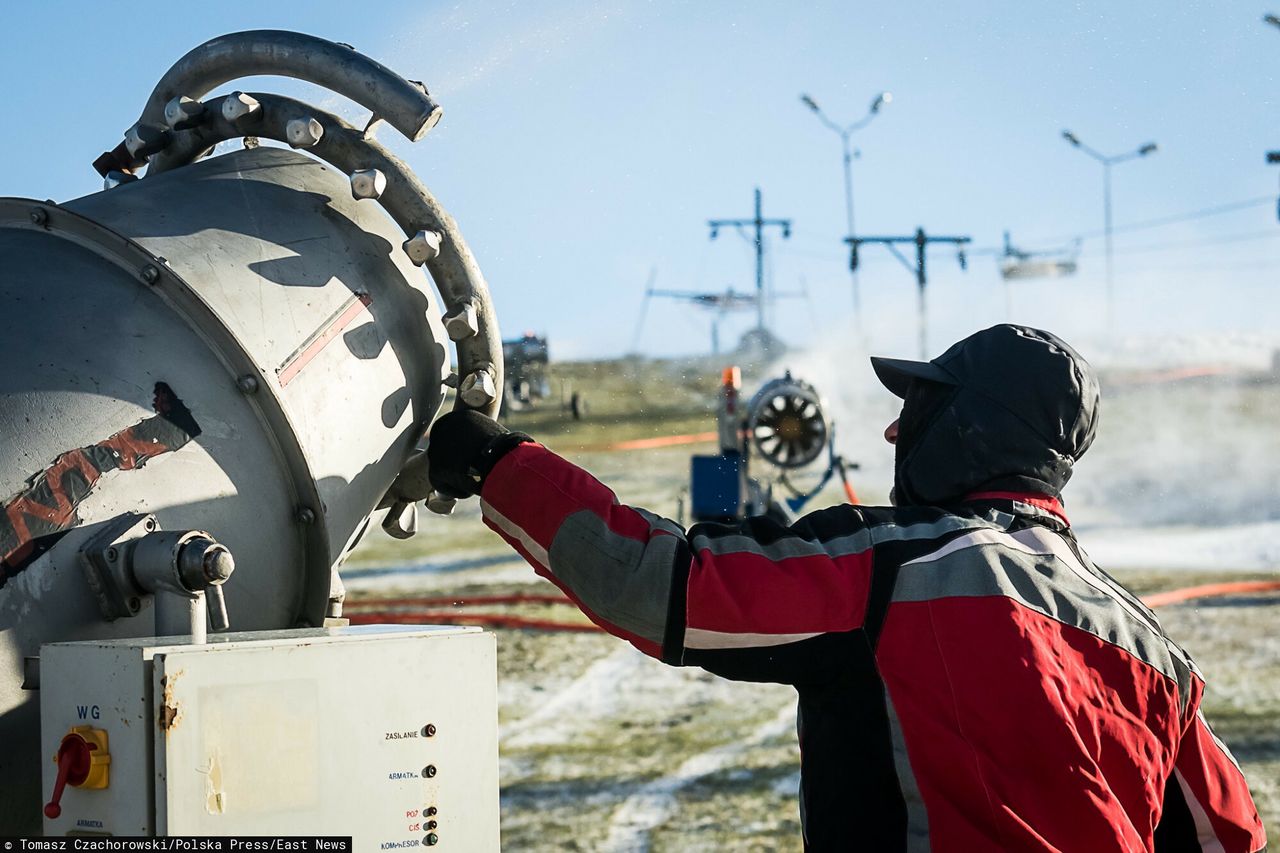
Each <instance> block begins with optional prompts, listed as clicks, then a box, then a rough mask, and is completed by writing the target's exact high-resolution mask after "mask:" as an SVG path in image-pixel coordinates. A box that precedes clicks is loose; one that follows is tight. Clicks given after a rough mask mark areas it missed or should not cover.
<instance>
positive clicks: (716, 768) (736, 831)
mask: <svg viewBox="0 0 1280 853" xmlns="http://www.w3.org/2000/svg"><path fill="white" fill-rule="evenodd" d="M717 379H718V366H717V365H710V364H704V365H679V364H669V363H655V362H647V363H646V362H632V363H626V364H616V363H615V364H610V365H605V364H572V365H557V366H556V367H555V369H554V372H553V377H552V387H553V390H556V391H557V394H558V393H559V389H561V388H563V389H564V393H565V395H566V397H567V394H568V392H569V390H572V389H576V390H579V391H581V392H582V393H584V394H585V395H586V397H587V400H588V404H589V407H590V411H589V414H588V418H587V419H586V420H584V421H581V422H575V421H573V420H572V419H570V418H569V416H568V414H567V413H565V412H562V411H561V410H560V409H559V407H558V406H555V405H548V406H543V407H541V408H538V409H534V410H532V411H528V412H519V413H514V414H513V415H512V416H511V417H510V420H509V424H510V425H511V426H512V427H513V428H515V429H522V430H525V431H528V432H530V433H531V434H532V435H534V436H536V437H537V438H538V439H539V440H541V441H543V442H544V443H546V444H548V445H549V446H550V447H552V448H553V449H556V450H558V451H560V452H562V453H565V454H566V455H568V456H570V457H571V458H572V459H573V460H574V461H576V462H578V463H579V464H582V465H584V466H585V467H586V468H587V469H588V470H590V471H592V472H593V473H595V474H596V475H597V476H599V477H600V478H601V479H602V480H604V481H605V482H607V483H609V485H610V486H612V487H613V488H614V489H615V490H616V491H618V493H619V494H620V495H622V496H624V498H625V499H626V500H627V501H629V502H633V503H637V504H640V505H644V506H647V507H649V508H651V509H653V510H655V511H657V512H661V513H664V514H666V515H668V516H674V515H675V514H676V508H677V502H678V495H679V493H680V491H681V490H682V489H683V488H684V487H685V486H686V485H687V476H688V458H689V455H690V453H691V452H709V451H710V449H711V448H710V446H703V447H678V448H672V449H667V450H651V451H642V452H641V451H633V452H608V451H605V450H602V449H600V448H601V446H602V445H604V444H608V443H610V442H614V441H618V440H623V439H631V438H643V437H650V436H654V435H672V434H680V433H696V432H704V431H707V430H711V429H713V428H714V415H713V409H712V400H713V399H714V393H715V387H716V383H717ZM561 383H564V384H563V386H562V385H561ZM750 385H751V383H750V382H748V386H749V387H750ZM1161 399H1164V398H1161ZM1126 400H1128V402H1127V403H1126ZM1241 400H1243V401H1244V402H1243V403H1242V402H1241ZM1158 402H1159V401H1158V400H1153V399H1152V396H1151V395H1150V394H1145V393H1137V394H1134V395H1131V396H1129V397H1128V398H1124V397H1122V398H1121V399H1120V401H1119V402H1118V404H1113V406H1112V408H1111V409H1110V410H1109V411H1108V417H1109V418H1110V421H1109V423H1111V424H1113V425H1115V424H1130V426H1129V427H1128V428H1132V425H1131V421H1132V420H1133V418H1135V417H1142V416H1148V415H1149V413H1150V412H1151V411H1152V407H1153V406H1154V405H1156V404H1157V403H1158ZM1278 402H1280V393H1276V392H1274V391H1273V392H1266V391H1258V390H1257V389H1250V390H1247V391H1246V392H1245V394H1244V396H1242V397H1238V398H1237V397H1235V396H1233V397H1232V398H1231V402H1230V405H1229V406H1228V407H1227V408H1228V410H1230V407H1231V406H1235V407H1237V408H1239V407H1240V406H1242V405H1243V406H1246V407H1247V410H1248V411H1247V412H1245V414H1249V415H1250V416H1251V417H1253V416H1256V417H1257V418H1258V419H1259V420H1265V419H1266V418H1264V417H1263V414H1265V413H1270V412H1274V411H1277V410H1278V409H1280V407H1278V405H1277V404H1278ZM1126 406H1129V407H1130V409H1129V410H1126V408H1125V407H1126ZM1185 408H1189V409H1190V410H1196V409H1197V406H1196V405H1195V404H1190V405H1189V406H1187V407H1185ZM1200 408H1203V407H1200ZM1218 408H1221V407H1218ZM1215 410H1216V409H1215ZM1202 420H1203V417H1202ZM1117 431H1119V429H1118V430H1117ZM1168 433H1169V431H1168V430H1167V429H1164V430H1163V432H1162V434H1161V435H1162V437H1161V440H1162V441H1169V442H1174V443H1176V440H1177V436H1176V435H1173V436H1170V435H1169V434H1168ZM1204 440H1205V441H1206V442H1207V441H1211V440H1212V435H1210V434H1206V435H1205V437H1204ZM1231 440H1234V438H1232V439H1231ZM1267 441H1270V439H1267ZM1271 449H1272V448H1271V446H1270V445H1265V450H1266V451H1267V452H1268V453H1269V452H1270V450H1271ZM1196 450H1197V448H1195V447H1190V448H1188V452H1195V451H1196ZM1104 453H1110V456H1103V455H1100V458H1103V459H1106V460H1107V462H1108V466H1109V467H1114V466H1115V465H1116V464H1118V463H1116V462H1114V461H1113V460H1123V458H1124V456H1125V450H1124V448H1116V449H1114V450H1113V451H1106V449H1105V448H1104ZM1214 453H1217V454H1218V455H1219V456H1221V455H1222V452H1221V448H1218V449H1217V450H1212V452H1211V453H1210V455H1213V454H1214ZM1262 461H1265V460H1261V459H1259V458H1257V457H1256V456H1255V458H1254V459H1252V460H1251V461H1249V462H1248V464H1250V465H1253V466H1255V467H1256V466H1258V464H1259V463H1260V462H1262ZM1148 464H1153V463H1148ZM1215 464H1216V463H1215ZM1223 464H1225V463H1223ZM1192 473H1194V472H1187V473H1186V477H1185V479H1186V481H1187V482H1191V481H1192V480H1193V477H1192V476H1191V474H1192ZM1227 473H1228V476H1235V474H1233V473H1232V472H1231V470H1230V469H1229V470H1228V472H1227ZM1116 476H1117V477H1119V476H1120V475H1119V474H1117V475H1116ZM1144 476H1145V475H1144ZM1241 476H1243V475H1241ZM1097 479H1098V480H1101V479H1102V478H1097ZM1113 479H1115V478H1113ZM1138 479H1142V478H1138ZM1143 482H1146V481H1145V480H1143ZM859 485H860V486H862V485H863V484H862V483H859ZM1073 485H1074V484H1073ZM1156 485H1158V481H1157V480H1153V481H1152V483H1148V484H1147V486H1146V488H1148V490H1154V489H1155V488H1156ZM1141 486H1142V483H1138V484H1137V485H1136V486H1135V488H1136V487H1141ZM1086 488H1088V487H1087V486H1086V487H1082V490H1084V489H1086ZM1213 488H1214V489H1218V490H1220V491H1215V492H1213V495H1214V500H1215V501H1217V500H1218V498H1217V495H1219V494H1222V495H1225V494H1226V491H1225V489H1224V487H1223V486H1222V484H1219V483H1215V484H1214V485H1213ZM864 491H866V492H867V494H868V496H869V499H870V500H872V501H883V499H884V495H883V494H882V493H881V494H877V493H876V490H875V489H874V488H870V489H864ZM1150 497H1151V500H1153V501H1159V502H1163V503H1162V504H1161V506H1162V507H1164V509H1167V508H1168V501H1169V500H1170V499H1171V497H1172V496H1170V495H1161V494H1159V493H1158V492H1154V491H1153V492H1152V494H1151V495H1150ZM1176 497H1177V499H1179V500H1186V499H1188V496H1187V495H1186V494H1185V493H1183V491H1180V492H1179V494H1178V495H1176ZM839 499H840V496H839V493H838V491H834V490H833V491H832V492H830V493H828V494H826V495H824V496H822V497H820V498H819V499H818V500H817V501H815V504H814V506H815V507H816V506H821V505H824V504H826V503H832V502H835V501H837V500H839ZM475 504H476V502H475V501H470V502H466V503H464V504H461V505H460V506H459V509H458V511H457V513H456V514H455V515H454V516H451V517H447V518H440V517H424V519H423V528H422V532H420V534H419V535H418V537H417V538H416V539H414V540H410V541H408V542H398V541H395V540H391V539H389V538H387V537H385V536H382V535H381V534H380V533H376V534H371V535H370V537H368V539H369V541H367V542H366V543H365V544H363V545H362V546H361V548H360V550H359V551H358V552H357V553H356V555H355V556H354V559H353V561H352V566H351V568H350V570H349V571H347V572H344V576H345V577H347V578H348V579H349V580H350V583H351V585H352V588H353V591H352V593H351V596H350V599H349V600H351V601H352V602H353V603H354V602H356V601H358V600H359V599H360V598H361V597H363V596H365V595H369V594H377V595H380V596H381V595H386V594H392V593H395V592H403V593H406V594H411V593H415V592H417V593H429V594H432V595H449V596H453V597H456V598H458V599H460V600H463V599H465V598H466V597H467V596H469V595H477V594H493V593H500V592H511V591H525V592H529V591H534V592H538V591H544V592H545V591H551V590H552V588H551V586H550V585H549V584H546V583H545V582H543V581H540V580H538V579H536V578H535V577H534V576H533V574H532V572H531V571H529V570H527V569H523V568H520V567H519V566H516V565H514V564H512V563H505V564H499V565H484V560H486V559H490V557H489V555H494V556H493V558H492V559H494V560H496V559H498V556H497V555H502V554H505V553H506V552H505V549H504V546H502V544H501V543H500V542H499V540H497V538H496V537H495V536H493V534H491V533H490V532H488V531H487V530H486V529H484V528H483V526H482V525H481V524H480V523H479V520H478V518H477V516H478V509H477V507H476V506H475ZM1098 514H1099V515H1105V512H1099V513H1098ZM1163 521H1164V519H1163V518H1155V519H1153V522H1155V523H1163ZM1086 544H1087V540H1086ZM466 560H472V561H473V562H476V561H477V560H478V561H479V564H478V565H474V566H472V567H468V566H470V565H471V564H469V563H467V562H466ZM422 562H426V563H430V564H432V565H433V567H438V568H441V570H439V571H435V570H433V571H428V572H426V573H423V574H413V575H395V576H392V577H384V578H380V579H379V580H378V581H377V582H376V583H371V584H364V583H362V582H361V577H362V572H368V570H369V569H370V568H371V567H386V566H394V565H400V564H406V563H422ZM450 563H455V564H456V565H454V566H449V565H448V564H450ZM455 569H456V570H455ZM1113 574H1115V575H1116V576H1117V577H1118V578H1119V579H1120V580H1122V581H1123V582H1124V583H1125V584H1126V585H1128V586H1130V588H1132V589H1134V590H1135V591H1136V592H1139V593H1143V592H1152V591H1157V590H1163V589H1170V588H1174V587H1181V586H1190V585H1194V584H1198V583H1203V582H1210V581H1218V580H1223V579H1225V578H1231V579H1236V578H1239V579H1255V578H1259V579H1275V578H1276V574H1275V573H1273V572H1268V573H1259V572H1240V571H1231V570H1230V568H1229V567H1217V570H1216V571H1213V572H1204V573H1197V572H1188V571H1185V570H1180V571H1169V570H1167V569H1164V568H1161V567H1160V566H1158V565H1156V566H1153V567H1151V568H1147V569H1143V570H1140V571H1138V570H1129V571H1124V570H1115V571H1114V572H1113ZM508 612H518V613H522V614H524V615H527V616H535V615H536V616H541V617H544V618H555V619H559V620H564V621H574V620H577V621H581V617H580V616H577V615H576V613H575V612H574V611H572V610H571V609H570V608H567V607H559V606H556V607H551V608H547V607H545V606H538V605H526V606H522V607H520V608H515V609H512V610H509V611H508ZM1160 614H1161V619H1162V620H1163V622H1164V623H1165V625H1166V627H1167V628H1168V631H1169V633H1170V634H1171V635H1172V636H1173V637H1174V638H1175V639H1176V640H1177V641H1178V642H1179V643H1180V644H1181V645H1183V646H1184V647H1185V648H1186V649H1187V650H1188V651H1190V652H1191V654H1192V655H1193V656H1194V657H1195V659H1196V660H1197V662H1198V664H1199V665H1200V668H1201V669H1202V670H1203V671H1204V673H1205V675H1206V678H1207V681H1208V684H1209V688H1208V692H1207V694H1206V696H1205V700H1204V709H1205V713H1206V715H1207V716H1208V718H1209V720H1210V721H1211V723H1213V725H1214V727H1215V729H1216V731H1217V733H1218V734H1219V736H1220V737H1222V739H1223V740H1225V741H1226V742H1227V743H1228V744H1229V745H1230V746H1231V747H1232V749H1233V750H1234V752H1235V755H1236V757H1237V758H1238V759H1239V760H1240V762H1241V764H1242V766H1243V767H1244V770H1245V773H1246V775H1247V777H1248V778H1249V780H1250V783H1251V785H1252V787H1253V789H1254V792H1255V796H1256V799H1257V802H1258V805H1259V808H1260V810H1261V811H1262V814H1263V816H1264V820H1265V821H1266V822H1267V824H1268V827H1269V829H1270V830H1271V834H1272V836H1273V837H1280V632H1278V631H1277V630H1276V629H1277V615H1278V614H1280V596H1275V595H1271V596H1267V595H1258V596H1247V597H1235V598H1231V597H1228V598H1221V599H1214V600H1206V601H1201V602H1193V603H1188V604H1180V605H1175V606H1171V607H1167V608H1163V609H1162V610H1161V611H1160ZM496 633H497V634H498V638H499V646H498V647H499V668H500V672H499V701H500V712H499V713H500V724H501V737H502V749H501V752H502V757H501V775H502V786H503V789H502V820H503V839H504V846H505V847H506V848H507V849H512V850H522V851H525V850H528V851H551V850H592V851H596V850H605V851H633V850H634V851H638V850H649V851H721V850H733V851H739V850H742V851H757V850H758V851H773V850H799V849H800V844H799V817H798V813H797V808H796V786H797V782H798V777H797V766H798V752H797V748H796V742H795V734H794V693H793V691H791V690H790V689H789V688H786V687H781V686H777V685H756V684H737V683H732V682H727V681H723V680H720V679H717V678H714V677H712V676H709V675H707V674H705V673H702V672H700V671H696V670H683V669H674V668H671V667H666V666H663V665H662V664H659V663H657V662H655V661H652V660H650V659H648V658H646V657H644V656H643V655H641V654H639V653H638V652H635V651H634V650H632V649H631V648H630V647H629V646H627V645H626V644H625V643H622V642H620V641H618V640H615V639H613V638H610V637H608V636H605V635H602V634H598V633H541V632H524V631H510V630H500V631H497V632H496Z"/></svg>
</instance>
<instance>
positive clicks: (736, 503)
mask: <svg viewBox="0 0 1280 853" xmlns="http://www.w3.org/2000/svg"><path fill="white" fill-rule="evenodd" d="M742 474H743V464H742V455H741V454H739V453H732V452H728V453H720V454H717V455H715V456H694V457H693V458H692V459H691V460H690V478H689V511H690V513H689V514H690V516H691V517H692V519H693V520H694V521H735V520H737V519H738V518H739V517H740V515H739V513H740V509H741V507H742Z"/></svg>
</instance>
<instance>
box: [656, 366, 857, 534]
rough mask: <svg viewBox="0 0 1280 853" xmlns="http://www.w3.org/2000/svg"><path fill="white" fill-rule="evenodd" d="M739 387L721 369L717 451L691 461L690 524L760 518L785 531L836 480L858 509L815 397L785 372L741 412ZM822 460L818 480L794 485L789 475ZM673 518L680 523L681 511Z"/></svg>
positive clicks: (732, 371) (738, 378)
mask: <svg viewBox="0 0 1280 853" xmlns="http://www.w3.org/2000/svg"><path fill="white" fill-rule="evenodd" d="M741 385H742V374H741V372H740V371H739V369H738V368H737V367H730V368H727V369H725V371H724V374H723V376H722V378H721V383H720V401H719V407H718V410H717V413H716V426H717V434H718V438H719V442H720V452H719V453H716V454H699V455H695V456H693V457H692V459H691V460H690V476H689V516H690V518H691V519H692V520H693V521H694V522H704V521H711V522H717V523H734V522H739V521H742V520H743V519H745V518H749V517H751V516H767V517H769V518H771V519H773V520H774V521H777V522H778V523H779V524H790V523H792V522H793V521H795V519H796V513H798V512H799V511H800V510H801V509H803V508H804V506H805V505H806V504H807V503H808V502H809V501H810V500H812V499H813V498H814V497H815V496H816V495H817V494H818V493H819V492H821V491H822V490H823V489H824V488H825V487H826V485H827V483H829V482H830V481H831V479H832V477H835V476H839V478H840V481H841V483H842V484H843V486H844V493H845V498H846V499H847V500H848V501H849V503H853V504H856V503H858V496H857V494H856V493H855V492H854V490H853V486H852V484H851V483H850V482H849V476H848V472H849V470H850V469H856V468H857V467H858V465H857V463H854V462H850V461H848V460H846V459H845V458H844V457H842V456H840V455H839V454H838V453H837V452H836V447H835V425H834V424H833V423H832V422H831V420H830V419H829V418H828V417H827V415H826V412H825V410H824V404H823V401H822V397H821V396H820V395H819V393H818V390H817V389H816V388H814V387H813V385H811V384H809V383H808V382H805V381H804V380H803V379H797V378H795V377H794V376H792V375H791V371H789V370H788V371H785V372H784V373H783V375H782V376H779V377H776V378H773V379H770V380H769V381H767V382H765V383H764V384H763V385H762V386H760V389H759V390H758V391H756V393H755V394H754V395H752V397H751V399H750V400H749V401H748V402H747V404H746V406H745V407H743V406H742V405H741V403H740V396H739V392H740V390H741ZM824 454H825V455H826V466H825V468H823V469H822V471H821V473H820V474H819V475H818V479H817V481H816V482H815V483H812V484H810V485H809V486H808V487H807V488H801V487H799V486H797V485H796V483H795V482H794V480H793V476H794V475H796V474H798V473H800V472H801V471H802V470H803V469H806V468H809V467H810V466H813V465H814V463H815V462H818V461H819V460H820V459H821V458H822V457H823V455H824ZM756 462H758V463H761V464H759V465H755V464H754V463H756ZM775 486H776V487H778V490H775ZM680 515H681V520H683V510H682V511H681V513H680Z"/></svg>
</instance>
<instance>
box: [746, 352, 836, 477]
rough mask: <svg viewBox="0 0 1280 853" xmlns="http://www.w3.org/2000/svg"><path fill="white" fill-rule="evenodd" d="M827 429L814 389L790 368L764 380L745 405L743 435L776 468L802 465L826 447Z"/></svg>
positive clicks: (815, 457) (819, 454) (820, 453)
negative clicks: (792, 373)
mask: <svg viewBox="0 0 1280 853" xmlns="http://www.w3.org/2000/svg"><path fill="white" fill-rule="evenodd" d="M829 433H830V428H829V427H828V425H827V418H826V415H824V414H823V411H822V400H821V398H820V397H819V396H818V391H817V389H815V388H814V387H813V386H812V385H810V384H809V383H808V382H805V381H804V380H802V379H795V378H793V377H792V376H791V373H790V371H788V372H787V373H786V374H785V375H783V376H781V377H779V378H777V379H771V380H769V381H768V382H766V383H765V384H764V385H763V386H762V387H761V388H760V390H759V391H757V392H756V394H755V396H754V397H752V398H751V401H750V402H749V403H748V404H747V435H748V436H749V437H750V440H751V443H752V444H753V445H754V446H755V448H756V451H757V452H758V453H759V454H760V456H761V457H762V458H763V459H764V460H765V461H766V462H768V463H770V464H771V465H776V466H777V467H779V468H784V469H785V468H803V467H805V466H806V465H809V464H811V463H813V462H814V461H815V460H817V458H818V457H819V456H821V455H822V453H823V451H825V450H826V449H827V439H828V435H829Z"/></svg>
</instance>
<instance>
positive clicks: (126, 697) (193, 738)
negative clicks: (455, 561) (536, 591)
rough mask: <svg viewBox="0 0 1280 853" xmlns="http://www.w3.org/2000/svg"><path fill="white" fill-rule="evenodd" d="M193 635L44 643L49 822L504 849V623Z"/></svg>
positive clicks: (68, 827) (371, 845) (106, 830)
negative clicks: (204, 638) (499, 638)
mask: <svg viewBox="0 0 1280 853" xmlns="http://www.w3.org/2000/svg"><path fill="white" fill-rule="evenodd" d="M185 639H186V638H182V637H168V638H165V637H161V638H155V637H151V638H142V639H133V640H94V641H87V642H74V643H53V644H49V645H46V646H44V647H43V648H42V650H41V654H40V727H41V744H42V747H43V751H44V754H45V755H46V756H48V763H47V764H45V772H44V792H45V801H46V803H47V805H46V806H45V820H44V831H45V834H46V835H50V836H54V835H57V836H64V835H196V836H201V835H206V836H207V835H279V834H290V835H297V834H308V835H310V834H315V835H338V836H345V835H350V836H352V837H353V841H354V847H355V849H357V850H380V849H399V848H406V847H420V846H421V847H438V848H440V849H443V850H465V851H496V850H498V849H499V827H498V719H497V654H496V643H495V640H494V637H493V635H492V634H488V633H484V632H482V631H481V630H480V629H479V628H470V627H446V626H388V625H362V626H351V627H343V628H317V629H303V630H294V631H263V632H249V633H229V634H220V635H210V637H209V640H210V641H209V642H208V643H207V644H204V645H192V644H190V643H184V640H185Z"/></svg>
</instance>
